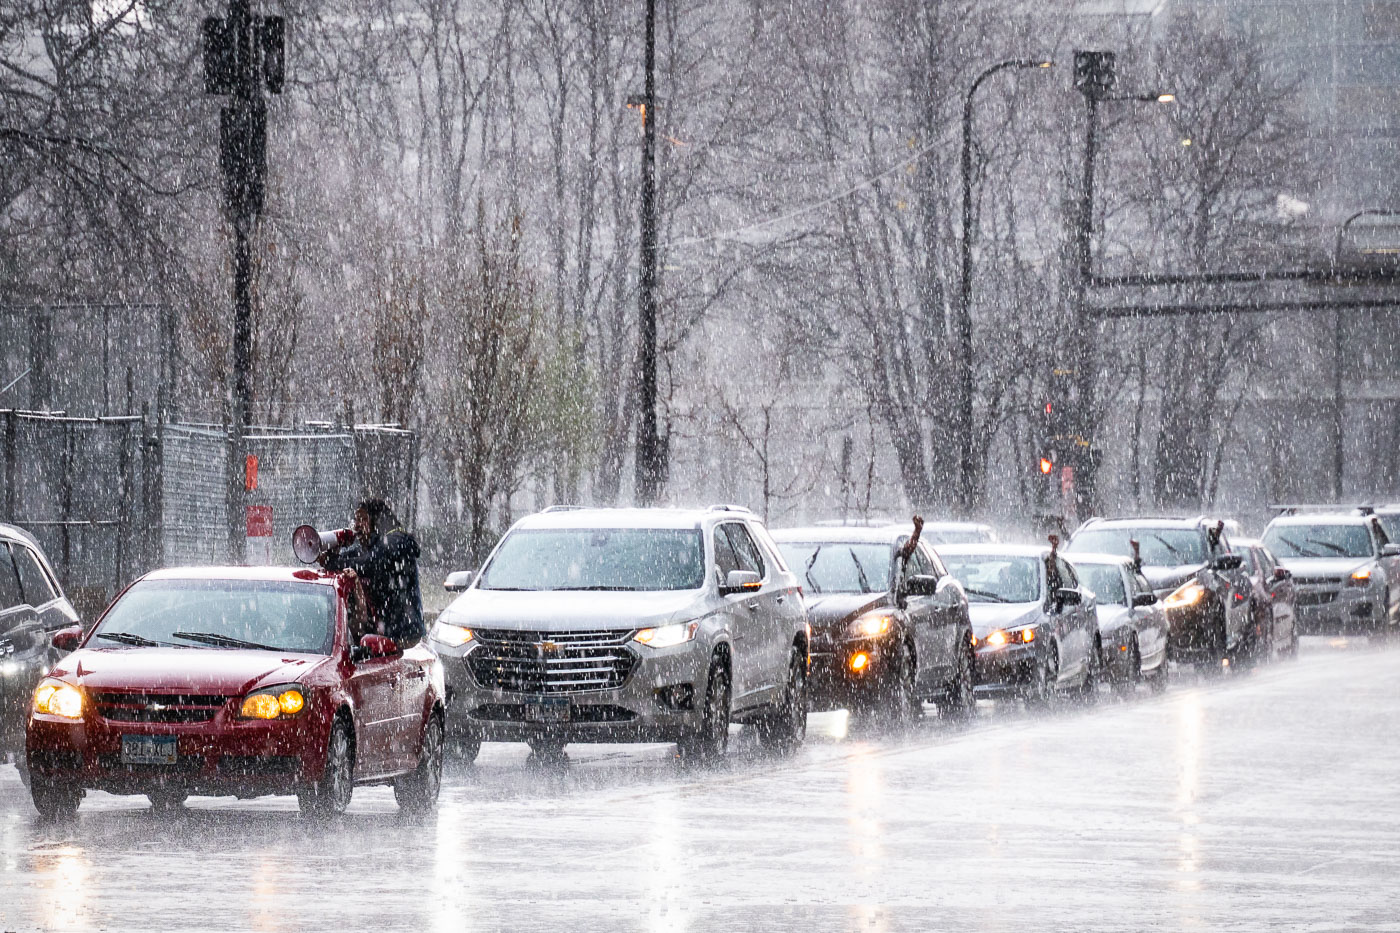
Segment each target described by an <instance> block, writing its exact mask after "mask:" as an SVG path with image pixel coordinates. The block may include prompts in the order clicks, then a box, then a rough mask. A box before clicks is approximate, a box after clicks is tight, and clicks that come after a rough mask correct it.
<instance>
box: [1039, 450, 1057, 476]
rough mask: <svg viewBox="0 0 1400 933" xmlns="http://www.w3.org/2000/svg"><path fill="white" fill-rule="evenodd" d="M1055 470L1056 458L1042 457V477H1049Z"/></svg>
mask: <svg viewBox="0 0 1400 933" xmlns="http://www.w3.org/2000/svg"><path fill="white" fill-rule="evenodd" d="M1054 469H1055V458H1054V457H1047V456H1044V455H1042V456H1041V458H1040V475H1041V476H1049V475H1050V474H1051V472H1052V471H1054Z"/></svg>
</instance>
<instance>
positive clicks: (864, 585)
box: [846, 548, 871, 593]
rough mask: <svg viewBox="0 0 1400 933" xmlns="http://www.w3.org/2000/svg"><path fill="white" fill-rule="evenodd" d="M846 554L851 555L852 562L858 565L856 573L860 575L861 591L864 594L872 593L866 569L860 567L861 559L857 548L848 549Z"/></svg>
mask: <svg viewBox="0 0 1400 933" xmlns="http://www.w3.org/2000/svg"><path fill="white" fill-rule="evenodd" d="M846 552H847V553H848V554H850V555H851V562H852V563H854V564H855V565H856V573H857V574H859V575H860V591H861V592H862V593H869V592H871V589H870V581H869V580H868V579H866V576H865V568H864V567H862V566H861V565H860V558H859V557H857V556H856V550H855V548H846Z"/></svg>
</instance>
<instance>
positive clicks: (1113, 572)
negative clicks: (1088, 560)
mask: <svg viewBox="0 0 1400 933" xmlns="http://www.w3.org/2000/svg"><path fill="white" fill-rule="evenodd" d="M1074 569H1075V570H1077V571H1079V582H1080V583H1083V584H1084V585H1085V586H1087V587H1088V588H1089V589H1090V590H1092V591H1093V593H1094V595H1095V596H1096V597H1098V600H1099V604H1100V605H1114V606H1126V605H1128V594H1127V593H1126V592H1125V591H1124V589H1123V574H1122V573H1121V572H1120V571H1119V570H1118V568H1117V567H1115V566H1113V565H1111V564H1075V565H1074Z"/></svg>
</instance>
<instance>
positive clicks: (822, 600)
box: [807, 593, 889, 628]
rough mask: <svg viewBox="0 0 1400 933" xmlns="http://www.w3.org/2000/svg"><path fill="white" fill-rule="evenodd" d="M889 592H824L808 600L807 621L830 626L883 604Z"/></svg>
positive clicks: (815, 626)
mask: <svg viewBox="0 0 1400 933" xmlns="http://www.w3.org/2000/svg"><path fill="white" fill-rule="evenodd" d="M888 597H889V594H888V593H824V594H821V595H817V596H813V597H811V598H809V599H808V600H807V621H809V622H811V623H812V627H813V628H828V627H830V626H834V625H839V624H841V623H842V622H845V621H847V620H849V619H853V618H855V617H856V616H858V615H860V614H861V613H862V612H865V611H866V610H867V609H874V608H876V607H878V606H883V605H885V603H886V602H887V601H888Z"/></svg>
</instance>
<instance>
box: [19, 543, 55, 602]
mask: <svg viewBox="0 0 1400 933" xmlns="http://www.w3.org/2000/svg"><path fill="white" fill-rule="evenodd" d="M12 550H13V551H14V555H15V568H16V569H17V570H19V584H20V587H21V588H22V589H23V590H24V599H25V601H26V602H27V603H29V605H31V606H42V605H44V604H45V603H47V602H49V601H51V600H53V599H54V598H55V597H57V596H58V594H57V593H55V592H54V591H53V586H52V585H51V584H50V583H49V578H48V575H47V574H45V573H44V568H43V567H40V566H39V558H37V557H35V556H34V552H33V551H31V550H30V549H29V548H27V547H24V546H23V545H19V544H16V545H12Z"/></svg>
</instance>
